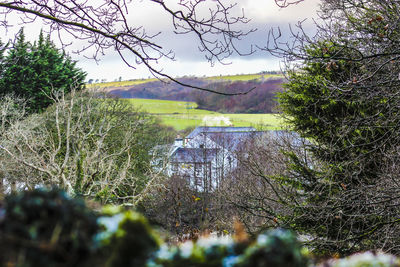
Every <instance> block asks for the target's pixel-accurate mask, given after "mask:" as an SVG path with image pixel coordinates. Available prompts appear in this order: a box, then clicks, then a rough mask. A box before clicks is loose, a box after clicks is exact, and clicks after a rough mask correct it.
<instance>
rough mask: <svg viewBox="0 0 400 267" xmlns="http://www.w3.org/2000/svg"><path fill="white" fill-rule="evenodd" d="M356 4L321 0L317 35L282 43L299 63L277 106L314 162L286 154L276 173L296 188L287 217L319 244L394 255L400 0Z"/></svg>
mask: <svg viewBox="0 0 400 267" xmlns="http://www.w3.org/2000/svg"><path fill="white" fill-rule="evenodd" d="M361 2H362V1H357V0H354V1H353V0H346V1H342V0H335V1H326V2H325V3H324V5H323V13H322V14H323V17H324V18H325V19H327V21H328V22H327V23H326V24H324V26H321V27H320V28H319V32H318V34H317V38H316V39H311V38H310V39H308V42H307V43H303V45H304V46H302V48H301V50H300V51H297V52H296V53H294V51H289V52H290V53H289V55H290V56H293V55H294V54H296V56H297V57H296V60H298V59H301V60H302V63H303V64H302V65H301V67H300V68H299V69H295V70H293V71H291V72H289V74H288V78H289V82H288V84H287V85H286V89H287V90H286V92H284V93H283V94H281V95H280V104H281V108H282V110H283V111H284V113H285V114H286V115H287V118H288V120H289V122H290V123H291V125H292V127H293V128H292V129H293V130H294V131H296V132H298V133H299V134H300V135H301V136H302V137H305V138H307V139H308V140H309V141H310V142H309V144H308V146H307V150H308V152H310V154H311V155H312V157H313V159H314V160H315V161H316V162H318V164H313V165H310V164H309V163H308V162H307V161H306V160H304V159H302V158H300V157H298V156H297V155H296V154H295V153H289V156H290V158H291V165H290V171H288V172H287V173H286V174H285V177H280V178H281V181H284V184H285V186H286V185H290V186H291V187H292V188H294V189H295V190H294V192H296V196H293V195H292V196H291V197H292V199H294V200H295V201H293V202H291V203H293V216H291V217H290V216H289V217H290V218H289V220H288V222H289V223H290V224H291V226H292V227H294V228H296V229H297V230H299V231H301V232H304V233H306V234H307V235H309V236H310V237H312V238H313V241H314V245H315V246H316V247H318V248H320V249H322V250H324V251H329V252H334V251H337V252H339V253H344V254H347V253H351V252H354V251H359V250H367V249H378V248H379V249H387V250H391V251H392V252H395V253H398V252H399V251H400V250H399V249H398V240H399V239H400V235H399V230H400V225H399V221H398V219H397V218H398V214H399V212H400V209H399V208H400V203H399V199H398V197H397V195H398V181H399V178H400V175H399V173H400V172H399V169H398V166H399V163H400V157H399V153H398V151H399V148H400V104H399V103H400V94H399V88H400V79H399V73H400V67H399V64H398V60H399V56H400V53H399V43H398V35H399V33H400V27H399V24H398V20H399V18H400V6H399V3H398V2H397V1H390V0H388V1H368V3H367V2H365V3H361ZM291 193H293V191H291ZM312 238H311V239H312Z"/></svg>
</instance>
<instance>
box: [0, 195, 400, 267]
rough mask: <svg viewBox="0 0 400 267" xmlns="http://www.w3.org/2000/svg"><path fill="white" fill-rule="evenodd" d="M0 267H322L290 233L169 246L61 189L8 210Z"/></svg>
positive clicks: (119, 212)
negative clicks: (316, 264)
mask: <svg viewBox="0 0 400 267" xmlns="http://www.w3.org/2000/svg"><path fill="white" fill-rule="evenodd" d="M0 250H1V252H2V253H1V255H0V266H16V267H35V266H55V267H58V266H89V265H91V266H105V267H108V266H148V267H164V266H165V267H167V266H177V267H179V266H182V267H183V266H199V267H200V266H224V267H230V266H231V267H234V266H235V267H245V266H314V265H313V263H312V260H311V256H310V253H309V251H308V249H307V248H305V247H302V246H301V243H300V242H299V241H298V239H297V238H296V236H295V235H294V234H293V233H292V232H290V231H287V230H283V229H274V230H270V231H266V232H262V233H261V234H259V235H258V237H257V238H256V239H255V240H250V239H248V238H246V237H245V238H244V237H243V233H241V234H237V235H234V236H232V237H231V236H223V237H216V236H209V237H201V238H199V239H198V240H196V241H191V240H189V241H186V242H184V243H180V244H178V245H168V244H163V242H162V240H161V238H160V237H159V235H158V234H157V232H156V231H155V230H154V229H153V228H152V227H151V226H150V225H149V223H148V222H147V220H146V218H144V217H143V216H142V215H140V214H139V213H137V212H134V211H131V210H124V209H122V208H119V207H111V206H107V207H104V208H103V209H102V211H101V212H96V211H93V210H91V209H90V208H88V207H86V205H85V203H84V202H83V201H82V200H80V199H73V198H70V197H69V196H67V195H66V194H65V193H64V192H63V191H61V190H59V189H35V190H33V191H26V192H22V193H19V194H14V195H10V196H8V197H7V198H6V199H5V201H4V203H3V204H2V205H1V206H0ZM324 264H325V265H324V266H332V267H334V266H400V265H399V264H400V262H399V260H398V259H397V258H395V257H394V256H390V255H386V254H374V253H371V252H367V253H363V254H357V255H354V256H352V257H349V258H345V259H340V260H334V261H329V262H326V263H324Z"/></svg>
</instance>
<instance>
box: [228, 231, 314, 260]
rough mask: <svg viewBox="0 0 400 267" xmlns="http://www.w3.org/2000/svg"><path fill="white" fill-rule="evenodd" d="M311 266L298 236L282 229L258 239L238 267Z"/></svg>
mask: <svg viewBox="0 0 400 267" xmlns="http://www.w3.org/2000/svg"><path fill="white" fill-rule="evenodd" d="M308 264H309V259H308V257H307V253H306V250H304V249H303V248H302V247H301V245H300V243H299V242H298V241H297V238H296V236H295V235H294V234H293V233H292V232H290V231H285V230H282V229H276V230H272V231H269V232H266V233H263V234H260V235H259V236H258V237H257V240H256V242H255V243H254V244H252V245H250V246H249V247H248V248H247V249H246V251H245V252H244V254H243V255H241V256H240V257H239V259H238V260H237V264H236V265H235V266H237V267H263V266H279V267H303V266H307V265H308Z"/></svg>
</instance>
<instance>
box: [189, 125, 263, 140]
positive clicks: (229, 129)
mask: <svg viewBox="0 0 400 267" xmlns="http://www.w3.org/2000/svg"><path fill="white" fill-rule="evenodd" d="M255 130H256V129H254V128H253V127H229V126H227V127H215V126H199V127H196V129H194V130H193V131H192V132H191V133H190V134H189V135H188V136H186V138H187V139H191V138H193V137H195V136H197V135H198V134H200V133H212V132H252V131H255Z"/></svg>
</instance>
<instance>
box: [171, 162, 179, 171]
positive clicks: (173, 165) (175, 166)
mask: <svg viewBox="0 0 400 267" xmlns="http://www.w3.org/2000/svg"><path fill="white" fill-rule="evenodd" d="M172 171H174V172H177V171H178V163H173V164H172Z"/></svg>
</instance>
